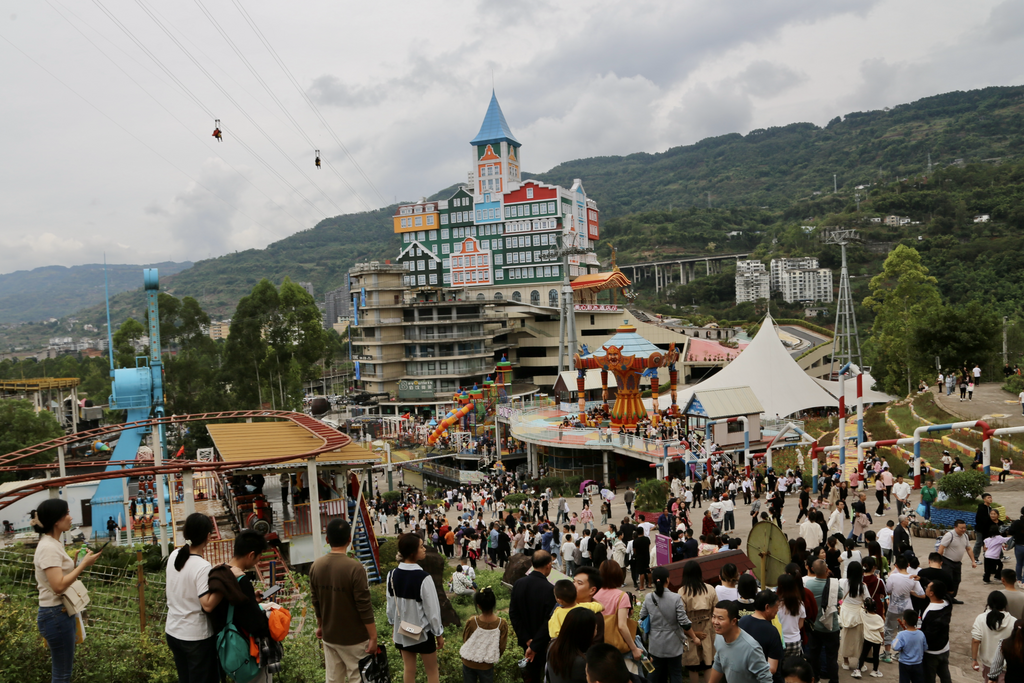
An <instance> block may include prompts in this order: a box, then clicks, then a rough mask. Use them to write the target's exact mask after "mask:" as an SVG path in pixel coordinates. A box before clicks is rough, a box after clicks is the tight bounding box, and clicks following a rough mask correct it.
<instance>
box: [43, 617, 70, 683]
mask: <svg viewBox="0 0 1024 683" xmlns="http://www.w3.org/2000/svg"><path fill="white" fill-rule="evenodd" d="M36 623H37V624H38V625H39V632H40V633H41V634H42V635H43V638H45V639H46V644H47V645H49V646H50V656H51V657H52V665H51V669H50V683H70V681H71V669H72V667H73V665H74V663H75V618H74V617H69V616H68V615H67V612H65V611H64V608H63V607H61V606H60V605H58V606H56V607H40V608H39V616H38V617H37V618H36Z"/></svg>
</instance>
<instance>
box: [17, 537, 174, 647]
mask: <svg viewBox="0 0 1024 683" xmlns="http://www.w3.org/2000/svg"><path fill="white" fill-rule="evenodd" d="M80 578H81V580H82V583H84V584H85V587H86V589H88V591H89V598H90V603H89V607H88V608H86V610H85V619H86V633H88V632H89V631H90V630H93V629H96V630H99V631H102V632H105V633H109V634H111V635H117V634H121V633H126V632H131V631H137V632H140V633H141V632H142V631H143V630H144V629H145V626H146V623H147V622H153V621H154V620H155V621H157V622H159V623H163V622H164V620H165V619H166V617H167V601H166V597H165V596H166V587H165V584H164V575H163V574H162V573H160V574H153V573H146V572H145V571H143V568H142V553H141V552H139V553H137V555H136V561H135V562H132V563H130V564H129V565H128V566H127V567H124V568H123V569H122V568H117V567H98V566H96V565H93V566H92V567H89V568H88V569H86V570H85V571H83V572H82V575H81V577H80ZM0 592H3V593H5V594H6V595H7V596H9V598H10V600H11V601H12V602H13V603H14V604H17V605H19V606H21V607H23V608H24V609H31V610H33V611H34V610H35V609H37V608H38V605H39V593H38V588H37V586H36V578H35V567H34V565H33V562H32V555H31V554H26V553H21V552H16V551H12V550H0Z"/></svg>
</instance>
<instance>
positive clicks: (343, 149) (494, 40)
mask: <svg viewBox="0 0 1024 683" xmlns="http://www.w3.org/2000/svg"><path fill="white" fill-rule="evenodd" d="M1022 54H1024V3H1022V2H1020V1H1019V0H1006V1H1002V0H971V2H959V1H948V0H832V1H830V2H820V0H817V1H814V0H791V1H789V2H769V1H766V0H757V1H754V0H748V1H740V0H737V1H734V2H707V1H705V2H690V1H688V0H665V1H662V2H654V1H651V2H644V1H640V0H632V1H630V2H621V1H619V2H614V1H608V0H592V1H590V2H586V3H583V2H553V1H545V0H521V1H520V2H497V1H483V2H469V1H465V0H448V1H445V2H430V1H423V2H404V1H393V2H385V3H354V2H324V1H322V0H307V1H306V2H301V3H287V4H283V3H280V2H269V1H266V0H245V1H244V3H243V1H242V0H192V1H191V2H175V3H157V2H154V1H153V0H91V1H90V2H86V1H85V0H79V1H77V2H71V0H7V1H6V2H5V3H4V5H3V14H0V65H2V68H0V89H2V90H0V91H2V92H3V93H4V96H3V97H0V124H2V125H0V131H2V132H0V140H2V144H0V155H2V159H3V163H0V273H7V272H12V271H16V270H23V269H28V268H35V267H39V266H46V265H65V266H71V265H77V264H82V263H97V262H100V261H102V259H103V258H104V254H105V255H106V258H107V260H108V261H109V262H111V263H136V264H141V263H153V262H159V261H169V260H170V261H183V260H192V261H197V260H201V259H205V258H210V257H215V256H219V255H222V254H225V253H229V252H232V251H239V250H244V249H250V248H262V247H265V246H266V245H267V244H270V243H272V242H275V241H277V240H280V239H282V238H284V237H287V236H288V235H291V234H294V233H295V232H298V231H300V230H305V229H309V228H311V227H313V226H314V225H315V224H316V223H317V222H318V221H319V220H322V219H323V218H325V217H329V216H334V215H338V214H341V213H351V212H358V211H365V210H368V209H374V208H379V207H381V206H385V205H387V204H390V203H392V202H394V201H396V200H415V199H418V198H419V197H421V196H426V195H430V194H432V193H434V192H436V191H437V190H439V189H441V188H444V187H447V186H449V185H451V184H453V183H455V182H460V181H463V182H464V181H465V179H466V174H467V172H468V171H469V168H470V146H469V140H470V139H472V138H473V136H474V135H475V134H476V132H477V130H478V129H479V127H480V123H481V121H482V120H483V115H484V112H485V111H486V108H487V104H488V101H489V99H490V95H491V90H492V88H493V89H494V90H495V91H496V93H497V96H498V100H499V102H500V103H501V106H502V109H503V111H504V113H505V117H506V119H507V120H508V123H509V126H510V127H511V129H512V131H513V133H514V134H515V136H516V137H517V138H518V139H519V141H520V142H522V143H523V148H522V163H523V169H524V170H525V171H528V172H542V171H546V170H548V169H550V168H551V167H552V166H555V165H557V164H558V163H560V162H562V161H568V160H572V159H577V158H583V157H592V156H604V155H617V154H629V153H633V152H638V151H646V152H660V151H664V150H665V149H667V148H669V147H674V146H678V145H685V144H691V143H694V142H697V141H699V140H701V139H703V138H706V137H708V136H713V135H721V134H725V133H732V132H739V133H746V132H748V131H750V130H752V129H756V128H764V127H768V126H773V125H786V124H788V123H792V122H796V121H810V122H812V123H815V124H817V125H824V124H826V123H827V122H828V121H829V120H830V119H832V118H834V117H835V116H840V115H843V114H846V113H848V112H851V111H864V110H870V109H880V108H882V107H887V106H894V105H897V104H901V103H905V102H912V101H914V100H916V99H919V98H921V97H927V96H930V95H935V94H939V93H943V92H949V91H953V90H969V89H975V88H983V87H987V86H993V85H1020V84H1024V60H1022V59H1020V55H1022ZM215 119H220V120H221V128H222V130H223V132H224V137H223V142H217V141H216V140H215V139H214V138H213V137H212V135H211V133H212V131H213V128H214V120H215ZM317 149H319V150H320V153H321V157H322V158H323V160H324V167H323V168H322V169H320V170H318V169H316V168H315V166H314V154H315V150H317ZM583 181H584V185H586V179H585V178H584V179H583ZM597 199H598V201H600V198H599V197H598V198H597Z"/></svg>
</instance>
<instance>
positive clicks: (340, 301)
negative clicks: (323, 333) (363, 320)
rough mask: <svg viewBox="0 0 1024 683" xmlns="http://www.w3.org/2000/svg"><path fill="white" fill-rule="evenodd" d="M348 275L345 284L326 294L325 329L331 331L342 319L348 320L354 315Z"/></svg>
mask: <svg viewBox="0 0 1024 683" xmlns="http://www.w3.org/2000/svg"><path fill="white" fill-rule="evenodd" d="M348 283H349V278H348V275H347V274H346V275H345V284H343V285H342V286H341V287H338V288H337V289H332V290H331V291H329V292H327V293H326V294H324V329H325V330H329V329H331V328H332V327H333V326H334V324H335V323H337V322H338V320H339V319H340V318H348V317H349V316H351V315H352V312H351V306H352V301H351V298H350V297H349V293H348Z"/></svg>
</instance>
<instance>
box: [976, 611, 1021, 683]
mask: <svg viewBox="0 0 1024 683" xmlns="http://www.w3.org/2000/svg"><path fill="white" fill-rule="evenodd" d="M1006 604H1007V603H1006V593H1003V592H1002V591H992V592H991V593H989V594H988V605H987V607H988V609H986V610H985V611H984V612H982V613H981V614H979V615H978V618H977V619H975V620H974V627H973V628H972V629H971V663H972V666H973V668H974V670H975V671H981V676H982V678H983V679H984V680H986V681H987V680H988V672H989V669H991V668H992V658H993V657H995V654H996V649H997V648H998V647H999V641H1001V640H1003V639H1004V638H1009V637H1010V634H1011V633H1012V632H1013V626H1014V624H1016V623H1017V619H1016V618H1015V617H1011V616H1010V614H1009V612H1007V611H1006Z"/></svg>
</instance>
